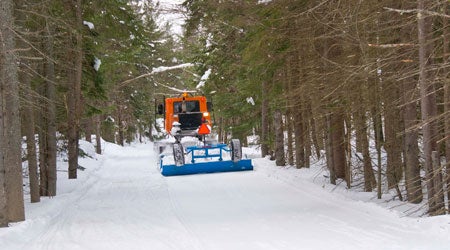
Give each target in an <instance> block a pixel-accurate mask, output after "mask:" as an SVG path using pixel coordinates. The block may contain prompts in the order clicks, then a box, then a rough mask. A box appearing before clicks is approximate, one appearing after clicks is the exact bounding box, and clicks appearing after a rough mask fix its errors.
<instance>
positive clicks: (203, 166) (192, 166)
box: [161, 159, 253, 176]
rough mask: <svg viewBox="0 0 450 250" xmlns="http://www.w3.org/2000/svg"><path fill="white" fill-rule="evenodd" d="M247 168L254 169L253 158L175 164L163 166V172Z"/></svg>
mask: <svg viewBox="0 0 450 250" xmlns="http://www.w3.org/2000/svg"><path fill="white" fill-rule="evenodd" d="M246 170H253V166H252V160H250V159H244V160H240V161H238V162H233V161H211V162H199V163H188V164H184V165H183V166H180V167H177V166H175V165H162V166H161V173H162V175H164V176H174V175H188V174H201V173H217V172H233V171H246Z"/></svg>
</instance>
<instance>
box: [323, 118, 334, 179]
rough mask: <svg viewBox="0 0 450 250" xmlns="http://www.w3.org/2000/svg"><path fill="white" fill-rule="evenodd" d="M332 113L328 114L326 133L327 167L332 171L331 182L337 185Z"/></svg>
mask: <svg viewBox="0 0 450 250" xmlns="http://www.w3.org/2000/svg"><path fill="white" fill-rule="evenodd" d="M331 115H332V114H327V115H326V121H325V122H326V130H325V131H326V134H325V154H326V158H327V167H328V170H329V171H330V183H331V184H333V185H336V173H335V171H334V161H333V157H334V156H333V140H332V139H331Z"/></svg>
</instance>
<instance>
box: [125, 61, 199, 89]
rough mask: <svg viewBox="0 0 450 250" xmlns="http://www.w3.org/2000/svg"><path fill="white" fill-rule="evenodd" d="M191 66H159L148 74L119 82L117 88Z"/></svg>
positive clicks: (186, 64)
mask: <svg viewBox="0 0 450 250" xmlns="http://www.w3.org/2000/svg"><path fill="white" fill-rule="evenodd" d="M192 66H194V64H192V63H183V64H179V65H175V66H160V67H157V68H153V69H152V71H151V72H149V73H146V74H143V75H140V76H137V77H135V78H132V79H128V80H126V81H123V82H121V83H120V84H119V88H120V87H123V86H125V85H126V84H128V83H130V82H132V81H135V80H138V79H141V78H144V77H148V76H152V75H154V74H157V73H161V72H166V71H170V70H174V69H182V68H187V67H192Z"/></svg>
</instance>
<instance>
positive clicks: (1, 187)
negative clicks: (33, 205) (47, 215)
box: [0, 5, 8, 227]
mask: <svg viewBox="0 0 450 250" xmlns="http://www.w3.org/2000/svg"><path fill="white" fill-rule="evenodd" d="M1 7H2V6H1V5H0V8H1ZM0 13H1V11H0ZM0 20H1V21H2V22H3V20H2V16H0ZM0 41H2V38H1V37H0ZM0 44H1V43H0ZM0 50H1V53H2V56H1V57H0V66H1V67H3V48H0ZM0 97H2V98H3V75H2V74H0ZM4 141H5V140H4V139H3V99H2V101H0V227H7V226H8V207H7V205H8V204H7V200H6V190H5V170H6V168H5V164H4V162H3V148H4V146H5V145H4Z"/></svg>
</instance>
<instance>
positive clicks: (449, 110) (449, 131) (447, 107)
mask: <svg viewBox="0 0 450 250" xmlns="http://www.w3.org/2000/svg"><path fill="white" fill-rule="evenodd" d="M448 3H449V2H448V1H444V7H443V9H444V10H445V12H444V14H447V15H448V14H449V4H448ZM443 26H444V31H443V37H444V41H443V47H444V51H443V54H444V56H443V57H444V61H443V64H444V69H443V71H444V72H443V79H444V83H443V84H444V113H445V114H446V115H445V116H444V124H445V128H444V129H445V130H444V131H445V159H446V164H445V170H446V183H447V203H448V204H447V207H448V208H449V210H450V78H449V68H448V65H449V63H450V54H449V53H450V50H449V46H450V41H449V40H450V31H449V29H450V26H449V22H448V18H446V17H444V18H443Z"/></svg>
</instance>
